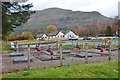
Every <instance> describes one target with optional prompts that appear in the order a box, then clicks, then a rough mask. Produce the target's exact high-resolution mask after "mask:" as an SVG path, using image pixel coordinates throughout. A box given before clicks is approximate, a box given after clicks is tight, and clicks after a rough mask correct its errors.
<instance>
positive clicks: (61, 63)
mask: <svg viewBox="0 0 120 80" xmlns="http://www.w3.org/2000/svg"><path fill="white" fill-rule="evenodd" d="M60 66H63V62H62V44H60Z"/></svg>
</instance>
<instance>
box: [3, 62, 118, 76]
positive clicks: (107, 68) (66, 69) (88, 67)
mask: <svg viewBox="0 0 120 80" xmlns="http://www.w3.org/2000/svg"><path fill="white" fill-rule="evenodd" d="M3 78H118V61H110V62H108V61H107V62H102V63H92V64H75V65H71V66H63V67H57V68H47V69H33V70H29V71H20V72H14V73H9V74H7V75H3Z"/></svg>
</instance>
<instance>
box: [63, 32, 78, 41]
mask: <svg viewBox="0 0 120 80" xmlns="http://www.w3.org/2000/svg"><path fill="white" fill-rule="evenodd" d="M65 38H67V39H72V38H74V39H78V38H79V36H78V35H77V33H75V32H73V31H69V32H67V33H66V34H65Z"/></svg>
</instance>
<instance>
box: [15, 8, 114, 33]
mask: <svg viewBox="0 0 120 80" xmlns="http://www.w3.org/2000/svg"><path fill="white" fill-rule="evenodd" d="M111 21H112V19H111V18H108V17H105V16H103V15H101V14H100V13H99V12H96V11H92V12H81V11H72V10H65V9H60V8H48V9H44V10H41V11H37V12H36V13H35V14H33V15H31V17H30V19H29V20H28V22H27V23H25V24H23V25H21V26H20V27H17V28H16V29H15V32H21V31H24V30H28V31H29V30H30V31H33V30H34V29H36V30H38V29H40V30H41V31H43V30H46V28H47V26H48V25H50V24H52V25H56V26H57V27H58V29H59V30H61V29H65V28H68V29H69V28H75V27H79V26H86V25H92V24H110V23H111Z"/></svg>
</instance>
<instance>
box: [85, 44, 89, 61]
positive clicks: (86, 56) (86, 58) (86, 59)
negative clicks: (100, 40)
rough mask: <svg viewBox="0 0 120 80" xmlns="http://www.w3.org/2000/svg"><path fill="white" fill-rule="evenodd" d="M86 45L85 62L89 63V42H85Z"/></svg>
mask: <svg viewBox="0 0 120 80" xmlns="http://www.w3.org/2000/svg"><path fill="white" fill-rule="evenodd" d="M85 46H86V55H85V63H88V44H87V42H86V43H85Z"/></svg>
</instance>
